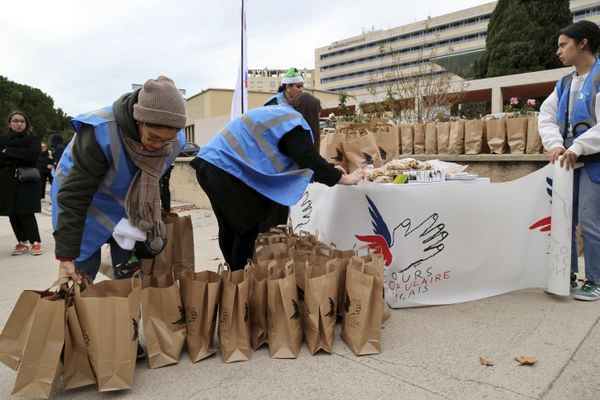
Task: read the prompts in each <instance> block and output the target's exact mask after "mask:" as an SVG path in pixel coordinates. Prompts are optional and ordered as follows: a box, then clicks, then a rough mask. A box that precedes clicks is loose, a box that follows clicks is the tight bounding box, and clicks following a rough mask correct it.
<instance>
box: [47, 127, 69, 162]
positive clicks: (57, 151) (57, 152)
mask: <svg viewBox="0 0 600 400" xmlns="http://www.w3.org/2000/svg"><path fill="white" fill-rule="evenodd" d="M50 140H51V141H50V148H51V149H52V156H53V158H54V166H55V167H56V165H57V164H58V162H59V161H60V158H61V157H62V154H63V152H64V151H65V145H64V143H63V138H62V136H61V135H60V134H58V133H56V134H54V135H52V139H50Z"/></svg>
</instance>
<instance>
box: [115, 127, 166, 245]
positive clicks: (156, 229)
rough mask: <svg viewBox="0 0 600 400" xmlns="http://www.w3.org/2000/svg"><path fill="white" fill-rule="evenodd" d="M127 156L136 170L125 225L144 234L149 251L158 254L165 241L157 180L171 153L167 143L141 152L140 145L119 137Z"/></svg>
mask: <svg viewBox="0 0 600 400" xmlns="http://www.w3.org/2000/svg"><path fill="white" fill-rule="evenodd" d="M122 137H123V140H124V143H125V148H126V149H127V154H128V155H129V158H130V159H131V161H133V163H134V164H135V165H136V167H138V168H139V170H138V171H137V172H136V174H135V175H134V177H133V180H132V181H131V185H130V186H129V190H128V191H127V197H126V198H125V211H126V212H127V218H128V219H129V223H130V224H131V225H133V226H135V227H137V228H139V229H140V230H141V231H143V232H147V233H148V243H149V245H150V247H151V248H152V250H155V251H159V250H160V249H161V248H162V247H163V243H164V240H165V239H166V230H165V226H164V223H163V221H162V219H161V211H160V183H159V180H160V177H161V175H162V173H163V171H164V168H165V163H166V161H167V157H168V156H169V154H170V153H171V148H172V145H171V144H170V143H169V144H167V145H166V146H164V147H163V148H161V149H159V150H156V151H148V150H146V149H144V147H143V146H142V144H141V143H140V142H138V141H136V140H134V139H132V138H130V137H129V136H127V135H122Z"/></svg>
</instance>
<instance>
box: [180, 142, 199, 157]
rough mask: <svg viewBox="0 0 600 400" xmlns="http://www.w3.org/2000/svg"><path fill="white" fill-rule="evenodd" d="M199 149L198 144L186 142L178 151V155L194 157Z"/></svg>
mask: <svg viewBox="0 0 600 400" xmlns="http://www.w3.org/2000/svg"><path fill="white" fill-rule="evenodd" d="M199 151H200V146H198V145H197V144H196V143H194V142H187V143H186V144H185V145H184V146H183V148H182V149H181V151H180V152H179V156H178V157H196V154H198V152H199Z"/></svg>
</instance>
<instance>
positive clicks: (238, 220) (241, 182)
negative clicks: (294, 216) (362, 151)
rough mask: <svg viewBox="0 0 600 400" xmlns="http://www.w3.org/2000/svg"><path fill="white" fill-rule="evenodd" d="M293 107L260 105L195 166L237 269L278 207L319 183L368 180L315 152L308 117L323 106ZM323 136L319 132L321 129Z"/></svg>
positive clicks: (312, 101) (299, 103)
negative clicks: (340, 167)
mask: <svg viewBox="0 0 600 400" xmlns="http://www.w3.org/2000/svg"><path fill="white" fill-rule="evenodd" d="M291 106H292V107H288V106H268V107H259V108H255V109H252V110H250V111H248V112H247V113H245V114H243V115H242V116H241V117H239V118H237V119H235V120H233V121H231V122H230V123H229V124H227V125H226V126H225V127H224V128H223V129H222V130H221V131H220V132H219V133H218V134H216V135H215V136H214V137H213V138H212V139H211V141H210V142H208V143H207V144H205V145H204V146H202V148H201V149H200V152H199V153H198V155H197V157H196V159H194V161H193V162H192V166H194V168H196V177H197V179H198V183H200V186H201V187H202V189H203V190H204V192H205V193H206V194H207V196H208V198H209V200H210V202H211V205H212V207H213V211H214V213H215V216H216V217H217V222H218V224H219V247H220V248H221V252H222V253H223V257H224V258H225V261H226V262H227V263H228V264H229V266H230V268H231V269H232V270H238V269H241V268H244V266H245V265H246V262H247V260H248V259H250V258H252V255H253V252H254V242H255V240H256V237H257V236H258V230H259V223H260V221H262V220H264V218H265V217H266V216H267V215H269V213H270V212H271V211H272V208H273V206H275V205H277V204H281V205H284V206H291V205H294V204H296V203H297V202H298V200H299V199H300V197H301V196H302V195H303V194H304V191H305V190H306V187H307V186H308V184H309V183H310V182H311V180H314V181H315V182H320V183H324V184H326V185H328V186H333V185H335V184H342V185H354V184H356V183H357V182H358V181H360V180H361V179H362V178H363V176H364V171H363V170H362V169H359V170H357V171H354V172H353V173H351V174H346V173H345V172H344V171H343V170H341V169H339V168H336V167H334V166H333V165H332V164H329V163H328V162H327V161H326V160H325V159H323V158H322V157H321V156H320V155H319V153H317V151H316V150H315V148H314V145H313V135H312V132H311V130H312V129H318V124H317V126H316V127H312V126H309V124H308V123H307V122H306V119H305V118H304V116H306V118H309V119H311V120H317V121H318V114H319V111H320V109H321V104H320V102H319V100H318V99H316V98H315V97H313V96H311V95H310V94H308V93H302V94H300V95H298V96H296V97H295V98H294V99H293V100H292V102H291ZM317 132H318V131H317Z"/></svg>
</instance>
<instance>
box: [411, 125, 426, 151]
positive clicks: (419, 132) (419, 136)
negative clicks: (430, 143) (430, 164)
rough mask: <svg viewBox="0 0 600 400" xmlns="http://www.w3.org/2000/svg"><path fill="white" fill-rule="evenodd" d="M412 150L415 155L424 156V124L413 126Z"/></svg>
mask: <svg viewBox="0 0 600 400" xmlns="http://www.w3.org/2000/svg"><path fill="white" fill-rule="evenodd" d="M413 149H414V152H415V154H425V124H413Z"/></svg>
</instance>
